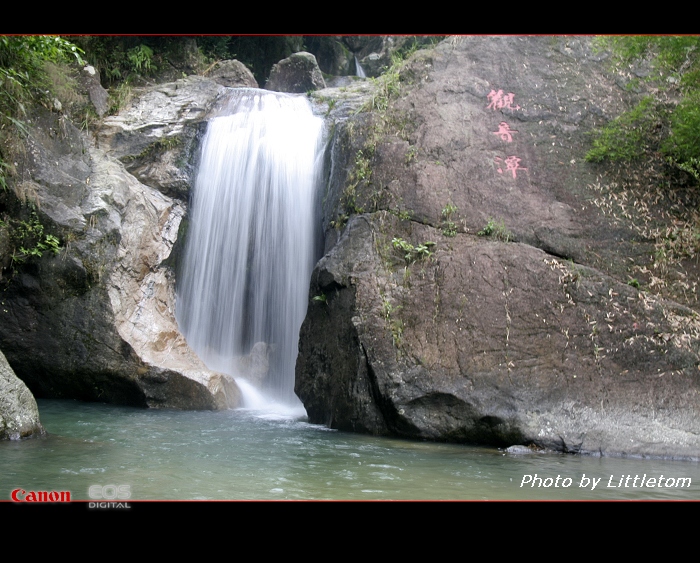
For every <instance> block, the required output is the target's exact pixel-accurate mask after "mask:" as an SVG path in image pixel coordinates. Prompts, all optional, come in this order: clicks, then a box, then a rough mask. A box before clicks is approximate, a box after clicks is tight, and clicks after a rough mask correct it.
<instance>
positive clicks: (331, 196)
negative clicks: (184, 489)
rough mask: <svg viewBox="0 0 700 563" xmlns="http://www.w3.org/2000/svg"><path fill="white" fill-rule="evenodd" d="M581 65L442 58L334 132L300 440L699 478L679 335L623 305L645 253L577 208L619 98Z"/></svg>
mask: <svg viewBox="0 0 700 563" xmlns="http://www.w3.org/2000/svg"><path fill="white" fill-rule="evenodd" d="M602 57H603V56H602V55H598V54H595V53H593V52H592V51H591V49H590V46H589V43H588V40H587V39H585V38H584V39H578V38H531V37H494V38H484V37H456V38H449V39H448V40H446V41H444V42H442V43H441V44H440V45H439V46H438V47H437V48H435V49H434V50H431V51H418V52H417V53H416V54H415V55H414V56H413V57H412V58H411V60H410V62H409V63H408V64H406V65H405V66H403V68H402V69H401V78H402V81H401V88H403V90H402V91H401V96H399V98H398V99H396V100H395V101H393V102H392V103H391V104H390V105H389V107H388V109H387V110H386V111H384V112H378V113H377V112H375V114H373V115H370V114H362V113H361V114H359V115H357V116H354V117H352V116H350V117H345V116H344V117H343V118H341V120H340V121H339V122H338V123H337V124H336V137H335V139H334V144H333V149H332V154H331V156H330V159H329V160H330V163H331V170H330V181H329V186H328V189H327V192H326V194H325V196H324V210H323V212H324V217H325V218H324V228H325V232H326V254H325V256H324V257H323V258H322V259H321V260H320V261H319V263H318V264H317V267H316V269H315V271H314V274H313V278H312V284H311V289H310V294H309V296H310V301H309V310H308V313H307V318H306V320H305V321H304V324H303V326H302V331H301V336H300V354H299V358H298V361H297V383H296V391H297V394H298V395H299V397H300V398H301V399H302V401H303V403H304V406H305V407H306V409H307V412H308V414H309V418H310V420H311V421H312V422H316V423H323V424H329V425H330V426H332V427H334V428H339V429H343V430H354V431H361V432H368V433H373V434H393V435H399V436H405V437H411V438H418V439H431V440H442V441H457V442H467V443H483V444H492V445H500V446H510V445H513V444H527V445H531V446H533V447H539V448H547V449H554V450H558V451H563V452H578V453H589V454H599V455H636V456H659V457H668V458H684V459H698V458H700V439H699V438H698V436H700V423H699V422H698V421H697V417H696V416H695V413H697V412H698V410H699V409H700V370H699V363H700V362H699V359H700V354H699V352H700V349H699V348H700V345H699V344H698V342H700V340H699V339H698V336H700V320H699V318H698V315H697V313H696V312H695V311H694V310H692V309H690V308H688V307H686V306H683V305H681V304H679V303H675V302H673V301H669V300H665V299H663V298H661V297H660V296H657V295H653V294H650V293H648V292H645V291H642V290H640V289H638V288H636V287H634V286H633V285H629V284H628V283H627V281H628V280H629V279H630V278H631V277H633V272H634V271H635V270H633V269H632V268H633V266H640V267H643V266H644V264H645V262H644V261H645V260H646V259H648V256H649V253H651V252H652V250H653V249H652V246H651V244H650V242H649V241H648V240H644V239H643V238H641V237H640V236H639V234H638V231H635V229H633V228H632V226H631V224H630V223H629V222H625V221H624V219H623V220H620V219H619V218H617V217H615V218H614V217H610V216H606V215H605V214H604V213H603V212H601V210H600V209H599V208H598V207H597V206H596V205H593V204H592V202H593V200H594V199H595V198H596V197H599V195H600V191H599V188H600V185H601V184H604V183H605V182H606V181H609V179H606V177H605V171H604V170H603V169H600V168H599V167H594V166H593V165H590V164H588V163H586V162H585V161H584V159H583V157H584V155H585V152H586V150H587V149H588V147H589V143H590V141H589V139H588V137H587V133H588V132H589V131H591V130H592V128H593V127H594V126H596V125H599V124H601V123H602V122H604V120H605V119H606V118H609V117H610V116H615V115H617V114H618V113H619V112H620V110H621V109H622V108H623V107H624V105H625V103H627V102H628V101H629V96H630V95H631V94H630V93H629V92H628V91H626V90H625V89H624V88H623V87H621V86H619V85H617V84H616V82H615V80H614V77H610V76H608V75H607V74H606V73H605V69H604V67H603V65H602V64H601V58H602ZM374 106H375V107H377V104H376V103H375V104H374ZM332 115H333V112H331V116H332ZM313 297H319V299H315V300H314V299H312V298H313Z"/></svg>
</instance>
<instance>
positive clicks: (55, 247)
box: [11, 212, 61, 264]
mask: <svg viewBox="0 0 700 563" xmlns="http://www.w3.org/2000/svg"><path fill="white" fill-rule="evenodd" d="M11 236H12V238H13V239H14V242H15V244H16V245H17V246H19V250H15V251H14V252H13V254H12V261H13V262H14V263H17V264H23V263H24V262H26V261H27V259H29V258H41V257H42V256H43V255H44V253H45V252H52V253H53V254H58V253H59V252H60V250H61V242H60V240H59V239H58V237H56V236H54V235H51V234H46V233H45V232H44V225H42V224H41V222H40V221H39V218H38V217H37V215H36V213H34V212H32V215H31V218H30V219H29V221H20V222H19V224H18V225H17V227H16V228H15V229H14V231H13V233H12V235H11Z"/></svg>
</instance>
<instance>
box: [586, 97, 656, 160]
mask: <svg viewBox="0 0 700 563" xmlns="http://www.w3.org/2000/svg"><path fill="white" fill-rule="evenodd" d="M656 110H657V108H656V105H655V103H654V99H653V98H652V97H651V96H647V97H645V98H644V99H642V101H640V102H639V103H638V104H637V105H636V106H635V107H634V108H633V109H631V110H630V111H628V112H625V113H623V114H622V115H620V116H619V117H617V118H616V119H614V120H613V121H611V122H610V123H608V124H607V125H605V126H604V127H602V128H601V129H600V130H599V131H597V132H596V133H595V139H594V140H593V148H592V149H591V150H590V151H588V153H586V160H587V161H589V162H601V161H603V160H606V159H607V160H611V161H620V160H623V161H629V160H634V159H637V158H641V157H642V156H644V153H645V150H646V149H648V144H649V142H650V139H651V134H652V131H653V130H654V129H655V128H657V127H658V126H659V123H660V120H661V116H660V115H659V113H658V111H656Z"/></svg>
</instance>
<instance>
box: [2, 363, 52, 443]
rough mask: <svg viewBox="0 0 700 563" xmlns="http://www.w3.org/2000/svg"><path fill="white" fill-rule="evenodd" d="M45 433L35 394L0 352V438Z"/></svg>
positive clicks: (17, 438)
mask: <svg viewBox="0 0 700 563" xmlns="http://www.w3.org/2000/svg"><path fill="white" fill-rule="evenodd" d="M43 434H44V428H43V427H42V426H41V422H40V421H39V409H38V408H37V406H36V401H35V400H34V396H33V395H32V393H31V392H30V391H29V389H28V388H27V386H26V385H25V384H24V383H23V382H22V381H21V380H20V379H19V378H18V377H17V376H16V375H15V372H14V371H12V368H11V367H10V364H8V363H7V360H6V359H5V356H4V355H3V354H2V352H0V440H19V439H21V438H29V437H31V436H41V435H43Z"/></svg>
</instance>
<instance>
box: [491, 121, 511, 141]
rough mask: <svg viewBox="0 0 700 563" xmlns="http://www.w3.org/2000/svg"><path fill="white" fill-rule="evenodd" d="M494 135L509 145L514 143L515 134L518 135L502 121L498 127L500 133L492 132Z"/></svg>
mask: <svg viewBox="0 0 700 563" xmlns="http://www.w3.org/2000/svg"><path fill="white" fill-rule="evenodd" d="M492 133H493V134H494V135H498V136H499V137H500V138H501V140H502V141H505V142H507V143H512V142H513V133H517V131H516V130H515V129H511V128H510V125H508V124H507V123H506V122H505V121H501V123H500V124H499V125H498V131H492Z"/></svg>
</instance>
